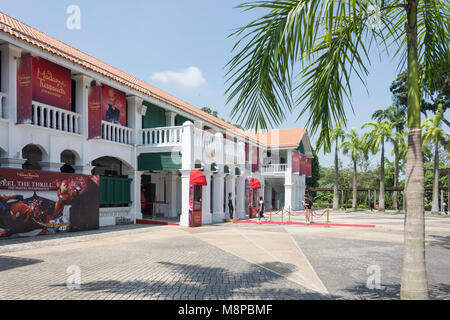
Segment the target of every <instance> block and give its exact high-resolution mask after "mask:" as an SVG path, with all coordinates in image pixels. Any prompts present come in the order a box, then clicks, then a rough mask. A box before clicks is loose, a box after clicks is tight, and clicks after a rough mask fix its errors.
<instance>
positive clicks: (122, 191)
mask: <svg viewBox="0 0 450 320" xmlns="http://www.w3.org/2000/svg"><path fill="white" fill-rule="evenodd" d="M131 181H132V180H131V179H129V178H118V177H103V176H101V177H100V205H120V204H122V205H125V204H130V203H131V202H132V201H131V190H130V188H131Z"/></svg>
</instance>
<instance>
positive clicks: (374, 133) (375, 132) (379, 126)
mask: <svg viewBox="0 0 450 320" xmlns="http://www.w3.org/2000/svg"><path fill="white" fill-rule="evenodd" d="M393 126H394V123H393V122H392V121H382V122H376V121H371V122H368V123H365V124H363V126H362V127H361V128H362V129H365V128H367V127H370V128H371V130H370V131H369V132H366V133H365V134H364V136H363V141H364V145H365V146H366V148H367V149H366V150H367V151H368V150H370V151H371V152H372V153H373V154H377V153H378V150H379V149H380V147H381V159H380V200H379V205H378V210H380V211H384V209H385V206H384V147H385V143H386V142H387V141H390V142H393V141H394V138H393V134H392V133H393V132H392V127H393Z"/></svg>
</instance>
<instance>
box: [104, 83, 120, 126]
mask: <svg viewBox="0 0 450 320" xmlns="http://www.w3.org/2000/svg"><path fill="white" fill-rule="evenodd" d="M100 98H101V105H102V120H104V121H108V122H112V123H115V124H121V125H122V126H125V127H126V126H127V97H126V95H125V93H123V92H122V91H119V90H116V89H114V88H111V87H109V86H106V85H104V86H103V88H102V93H101V95H100Z"/></svg>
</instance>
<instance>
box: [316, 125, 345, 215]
mask: <svg viewBox="0 0 450 320" xmlns="http://www.w3.org/2000/svg"><path fill="white" fill-rule="evenodd" d="M344 137H345V131H344V120H339V121H338V122H337V123H336V125H335V126H334V127H333V129H332V130H331V134H330V139H331V141H333V142H334V143H335V146H334V185H333V209H334V210H337V209H339V190H338V179H339V145H340V143H342V141H343V140H344ZM318 141H319V145H318V149H319V148H321V145H320V142H323V141H324V139H322V138H321V137H320V136H319V139H318ZM323 150H324V153H330V151H331V150H330V149H326V148H324V149H323Z"/></svg>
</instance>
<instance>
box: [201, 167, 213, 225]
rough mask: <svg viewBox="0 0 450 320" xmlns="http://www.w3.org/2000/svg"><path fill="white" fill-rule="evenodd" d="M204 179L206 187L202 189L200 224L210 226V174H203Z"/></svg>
mask: <svg viewBox="0 0 450 320" xmlns="http://www.w3.org/2000/svg"><path fill="white" fill-rule="evenodd" d="M203 174H204V175H205V178H206V183H207V185H206V186H203V188H202V224H211V223H212V215H211V176H212V173H211V172H203Z"/></svg>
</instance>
